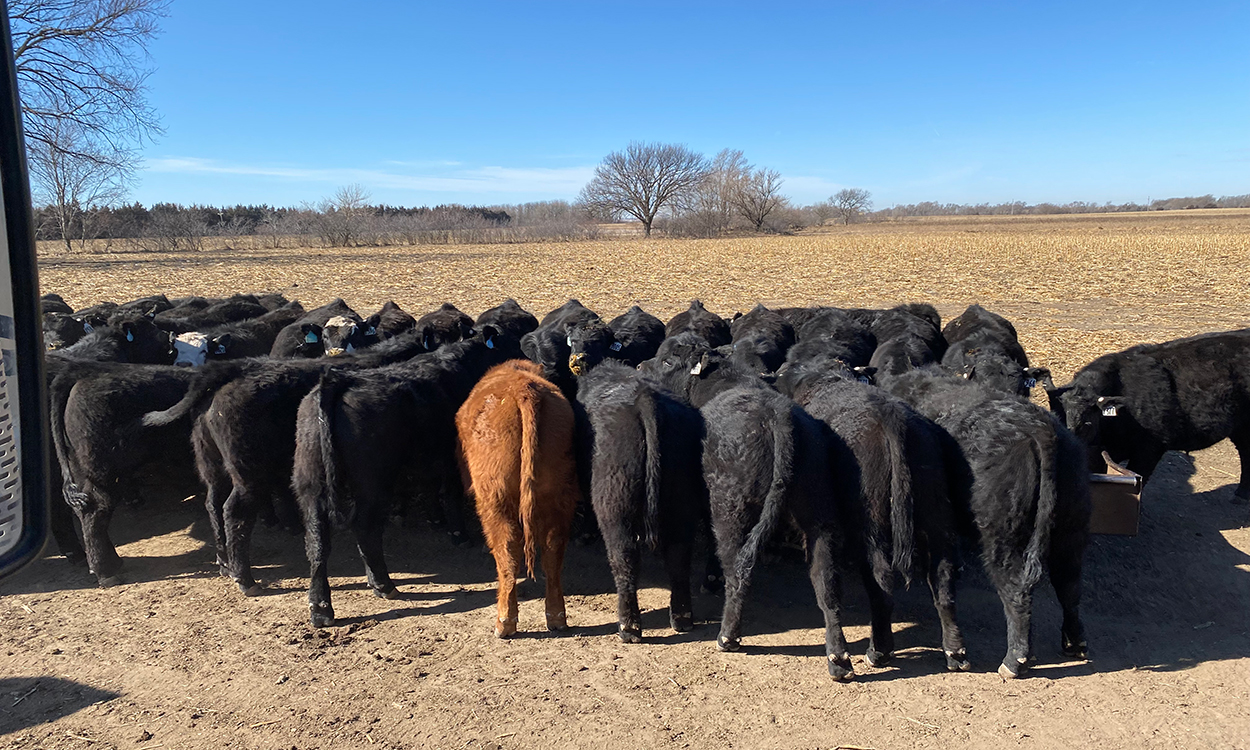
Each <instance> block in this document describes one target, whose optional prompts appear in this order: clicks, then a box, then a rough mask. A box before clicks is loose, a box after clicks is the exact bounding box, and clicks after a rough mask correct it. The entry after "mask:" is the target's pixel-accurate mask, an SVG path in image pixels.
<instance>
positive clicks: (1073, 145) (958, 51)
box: [131, 0, 1250, 207]
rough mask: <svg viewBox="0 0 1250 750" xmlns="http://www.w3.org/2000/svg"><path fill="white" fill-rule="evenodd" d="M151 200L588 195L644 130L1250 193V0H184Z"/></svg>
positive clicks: (810, 159)
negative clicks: (599, 172) (606, 160)
mask: <svg viewBox="0 0 1250 750" xmlns="http://www.w3.org/2000/svg"><path fill="white" fill-rule="evenodd" d="M163 29H164V31H163V34H162V36H161V37H160V38H159V39H158V40H157V41H156V42H155V43H154V44H153V45H152V47H151V56H152V63H153V65H154V67H155V73H154V74H153V75H152V77H151V79H150V101H151V103H152V104H153V105H154V106H155V107H156V109H157V110H158V112H159V113H160V115H161V119H162V122H163V125H164V128H165V133H164V135H163V136H160V137H159V138H158V139H157V140H156V142H155V143H152V144H148V145H145V147H144V149H143V156H144V159H145V165H144V169H143V171H142V172H141V173H140V179H139V182H138V184H137V185H136V187H135V189H134V190H133V192H132V195H131V197H132V198H133V199H136V200H139V201H141V202H143V203H146V204H151V203H153V202H157V201H174V202H180V203H212V204H234V203H269V204H274V205H297V204H299V203H301V202H303V201H316V200H317V199H319V198H321V197H324V196H327V195H329V194H331V193H332V192H333V191H334V190H335V188H337V187H338V186H340V185H344V184H348V183H359V184H361V185H363V186H364V187H365V188H366V189H368V190H369V191H370V192H371V194H372V197H373V200H374V201H376V202H386V203H391V204H402V205H424V204H435V203H446V202H459V203H475V204H495V203H512V202H522V201H529V200H543V199H550V198H563V199H572V198H574V197H575V196H576V194H577V191H578V190H579V189H580V187H581V186H582V185H583V184H584V183H585V182H586V180H588V179H589V177H590V175H591V173H592V172H593V169H594V167H595V165H596V164H597V163H599V161H600V160H601V159H602V158H603V156H604V155H606V154H607V153H609V152H610V151H613V150H617V149H620V148H622V147H624V146H625V145H626V144H627V143H628V142H629V141H631V140H644V141H662V142H671V143H684V144H686V145H688V146H689V147H691V148H693V149H695V150H698V151H702V152H704V153H707V154H709V155H711V154H714V153H715V152H716V151H718V150H720V149H722V148H725V147H730V148H737V149H742V150H743V151H744V152H745V154H746V156H747V158H748V159H749V160H750V161H751V162H752V163H754V164H756V165H759V166H767V167H772V168H774V169H777V170H779V171H780V172H781V173H782V175H783V176H784V177H785V180H786V182H785V185H784V187H783V192H785V193H787V194H788V195H789V196H791V197H792V198H793V199H794V200H795V201H796V202H798V203H809V202H813V201H816V200H820V199H823V198H825V197H828V196H829V195H830V194H831V193H833V192H835V191H836V190H838V189H840V188H842V187H848V186H849V187H863V188H867V189H868V190H870V191H871V192H872V193H873V197H874V202H875V204H876V205H877V206H878V207H882V206H888V205H891V204H895V203H911V202H917V201H922V200H935V201H940V202H957V203H973V202H981V201H989V202H1001V201H1008V200H1023V201H1027V202H1031V203H1032V202H1041V201H1055V202H1067V201H1071V200H1086V201H1096V202H1102V201H1108V200H1109V201H1114V202H1123V201H1129V200H1133V201H1138V202H1142V201H1145V200H1147V199H1148V198H1160V197H1168V196H1177V195H1191V194H1204V193H1214V194H1216V195H1222V194H1224V195H1230V194H1242V193H1250V3H1246V2H1226V3H1223V2H1222V3H1211V4H1204V5H1193V6H1187V5H1183V4H1182V5H1178V4H1176V3H1156V2H1147V3H1132V4H1129V3H1117V4H1114V5H1113V4H1104V3H1086V2H1081V3H1027V4H1026V3H1004V2H1001V1H1000V2H994V3H951V2H940V1H938V2H924V3H919V2H918V3H902V2H880V3H863V2H859V3H762V2H756V3H734V2H724V1H721V2H714V3H713V2H708V3H702V2H701V3H650V2H630V3H619V4H616V3H590V2H577V3H516V2H511V3H487V2H480V3H474V2H463V3H452V2H439V3H424V2H374V1H371V0H360V1H359V2H355V3H342V2H335V3H330V2H322V1H321V0H305V1H304V2H287V1H282V2H279V1H277V0H259V1H258V0H251V2H239V1H237V0H214V1H213V2H207V1H206V0H175V2H174V3H173V5H172V7H171V15H170V17H169V18H167V19H165V21H164V24H163Z"/></svg>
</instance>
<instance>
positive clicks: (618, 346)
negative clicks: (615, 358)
mask: <svg viewBox="0 0 1250 750" xmlns="http://www.w3.org/2000/svg"><path fill="white" fill-rule="evenodd" d="M608 348H609V349H611V350H612V351H614V352H619V351H620V350H621V342H619V341H613V342H612V346H610V347H608Z"/></svg>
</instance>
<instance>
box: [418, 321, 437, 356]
mask: <svg viewBox="0 0 1250 750" xmlns="http://www.w3.org/2000/svg"><path fill="white" fill-rule="evenodd" d="M421 348H422V349H425V350H426V351H427V352H432V351H434V350H435V349H436V348H437V346H436V345H435V340H434V332H433V331H432V330H431V329H430V327H429V326H426V327H424V328H422V329H421Z"/></svg>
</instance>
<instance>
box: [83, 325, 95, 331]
mask: <svg viewBox="0 0 1250 750" xmlns="http://www.w3.org/2000/svg"><path fill="white" fill-rule="evenodd" d="M82 330H83V333H91V332H92V331H94V330H95V326H93V325H91V324H90V323H83V324H82Z"/></svg>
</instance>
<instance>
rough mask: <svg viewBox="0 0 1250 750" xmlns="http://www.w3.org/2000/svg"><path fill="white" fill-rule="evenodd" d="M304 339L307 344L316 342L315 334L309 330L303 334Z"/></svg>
mask: <svg viewBox="0 0 1250 750" xmlns="http://www.w3.org/2000/svg"><path fill="white" fill-rule="evenodd" d="M304 341H305V342H307V343H309V344H315V343H317V334H316V333H314V332H313V331H309V332H308V333H306V334H304Z"/></svg>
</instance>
